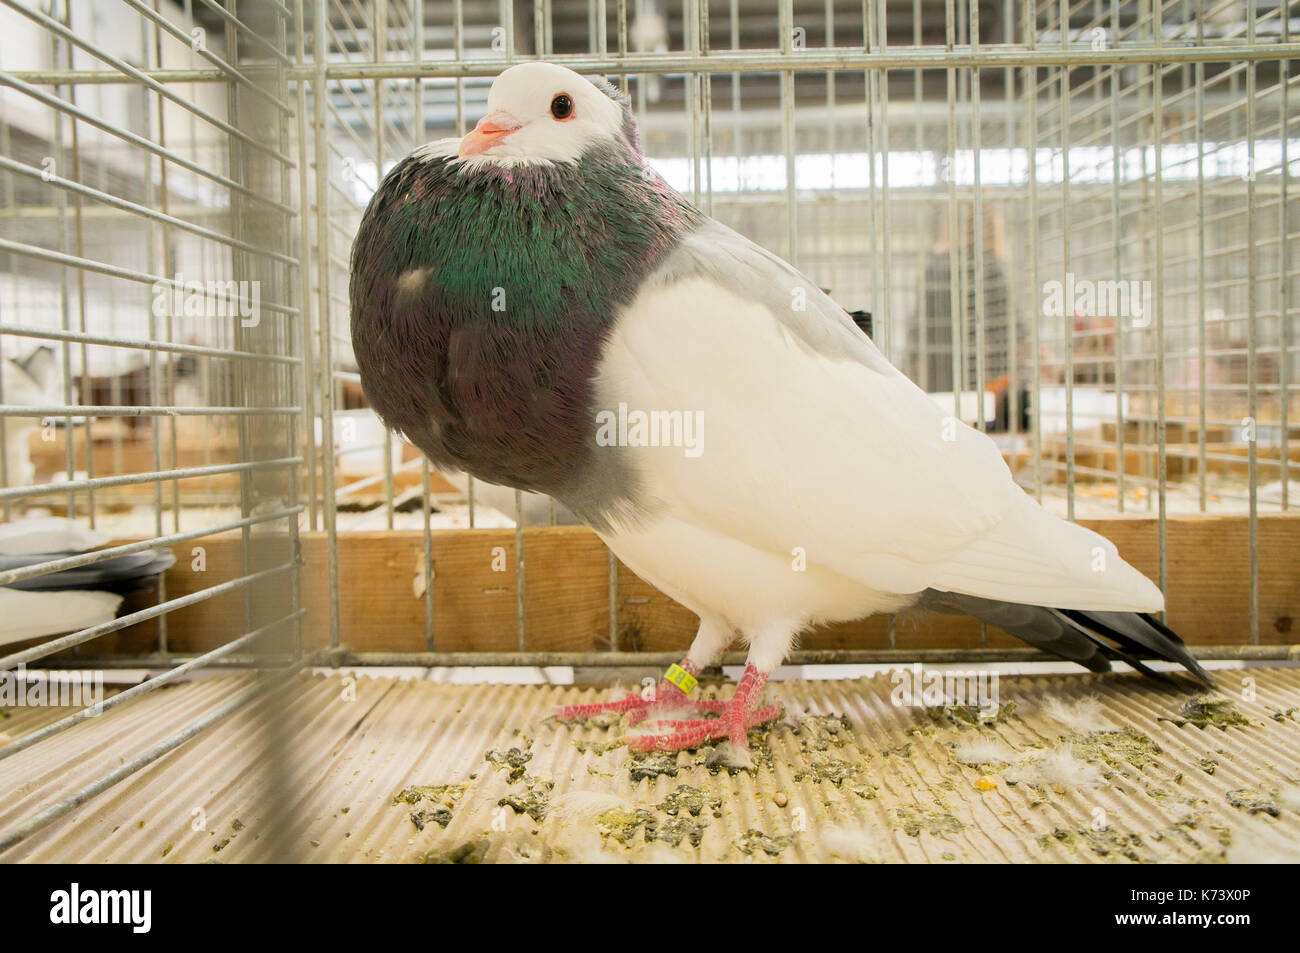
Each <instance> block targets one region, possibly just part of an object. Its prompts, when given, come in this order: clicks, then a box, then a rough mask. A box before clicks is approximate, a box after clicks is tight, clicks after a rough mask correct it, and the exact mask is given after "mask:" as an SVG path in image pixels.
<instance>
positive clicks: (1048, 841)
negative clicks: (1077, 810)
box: [1038, 827, 1150, 863]
mask: <svg viewBox="0 0 1300 953" xmlns="http://www.w3.org/2000/svg"><path fill="white" fill-rule="evenodd" d="M1056 844H1059V845H1061V846H1062V847H1065V848H1067V849H1069V850H1078V849H1080V848H1084V849H1086V850H1090V851H1092V852H1093V853H1094V854H1096V855H1097V856H1099V857H1109V856H1111V855H1113V854H1114V855H1118V856H1121V857H1125V858H1127V859H1128V860H1131V861H1133V862H1134V863H1145V862H1149V860H1150V858H1149V857H1146V856H1144V855H1143V854H1142V853H1140V850H1141V849H1142V848H1143V846H1144V845H1143V843H1142V836H1141V835H1140V834H1123V833H1120V832H1119V831H1117V830H1115V829H1114V828H1113V827H1105V828H1102V829H1101V830H1093V829H1092V828H1091V827H1081V828H1077V829H1074V830H1066V829H1064V828H1060V827H1058V828H1056V829H1055V830H1053V831H1052V833H1050V834H1043V835H1042V836H1041V837H1039V838H1038V846H1039V847H1041V848H1042V849H1043V850H1047V849H1049V848H1050V847H1052V846H1053V845H1056Z"/></svg>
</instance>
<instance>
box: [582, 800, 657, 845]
mask: <svg viewBox="0 0 1300 953" xmlns="http://www.w3.org/2000/svg"><path fill="white" fill-rule="evenodd" d="M654 825H655V816H654V815H653V814H651V813H650V812H649V811H647V810H644V809H642V808H635V809H629V808H614V809H613V810H610V811H606V812H605V813H604V814H601V815H598V816H597V818H596V827H597V828H599V830H600V833H601V836H602V837H612V838H614V840H616V841H618V842H619V843H620V844H627V843H629V842H630V841H631V840H632V839H633V838H634V837H635V836H636V835H637V833H638V832H640V831H645V830H646V829H647V828H649V829H653V828H654Z"/></svg>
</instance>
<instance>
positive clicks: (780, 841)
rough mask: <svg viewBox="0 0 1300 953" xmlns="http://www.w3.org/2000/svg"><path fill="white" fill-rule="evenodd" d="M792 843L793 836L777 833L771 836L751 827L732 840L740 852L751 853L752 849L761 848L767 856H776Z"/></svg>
mask: <svg viewBox="0 0 1300 953" xmlns="http://www.w3.org/2000/svg"><path fill="white" fill-rule="evenodd" d="M793 843H794V838H793V837H787V836H785V835H777V836H775V837H773V836H771V835H768V834H764V833H763V832H762V831H760V830H755V829H754V828H752V827H751V828H750V829H749V830H747V831H745V833H743V834H741V835H740V836H739V837H737V838H736V839H735V840H733V841H732V844H734V845H735V847H736V850H738V851H740V852H741V853H742V854H747V855H752V854H753V853H754V851H756V850H761V851H762V852H763V853H765V854H767V855H768V856H769V857H776V856H777V855H778V854H780V853H781V851H783V850H785V849H786V848H787V847H789V846H790V845H791V844H793Z"/></svg>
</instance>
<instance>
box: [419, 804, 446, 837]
mask: <svg viewBox="0 0 1300 953" xmlns="http://www.w3.org/2000/svg"><path fill="white" fill-rule="evenodd" d="M411 823H412V824H414V825H415V829H416V830H417V831H422V830H424V828H425V827H426V826H427V825H428V824H430V823H433V824H437V825H438V826H439V827H446V826H447V825H448V824H450V823H451V811H449V810H447V809H446V808H442V807H438V808H434V809H433V810H428V811H412V812H411Z"/></svg>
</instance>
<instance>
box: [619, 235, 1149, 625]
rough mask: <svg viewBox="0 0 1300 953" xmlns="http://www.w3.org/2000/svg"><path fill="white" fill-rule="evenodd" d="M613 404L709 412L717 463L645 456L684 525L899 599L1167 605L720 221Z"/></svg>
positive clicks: (656, 289)
mask: <svg viewBox="0 0 1300 953" xmlns="http://www.w3.org/2000/svg"><path fill="white" fill-rule="evenodd" d="M597 393H598V395H599V398H600V406H602V407H611V408H612V407H614V406H615V405H616V404H617V403H618V402H625V403H626V404H627V405H628V407H629V408H630V409H632V410H637V409H641V410H646V411H652V410H659V411H683V412H697V413H698V414H700V415H702V423H703V431H702V433H703V440H702V443H701V450H702V452H701V453H700V455H699V456H697V457H690V456H687V455H686V454H685V453H683V452H681V451H680V450H677V451H672V450H668V449H665V448H653V449H652V448H639V449H635V450H629V451H627V452H628V453H631V454H633V459H634V466H635V468H636V469H637V470H639V471H640V474H641V476H642V478H643V481H644V489H645V491H646V492H647V493H648V494H649V495H650V496H652V497H654V498H656V499H658V500H660V501H662V503H663V504H665V506H666V507H667V509H668V511H669V512H671V513H672V515H673V516H674V517H675V518H676V519H680V520H683V521H685V522H687V523H689V524H691V525H694V526H697V527H699V528H701V529H706V530H709V531H713V532H717V533H721V534H723V535H725V536H728V537H730V538H732V539H735V540H738V541H741V542H743V543H745V544H747V545H748V546H751V547H753V548H755V549H757V550H759V551H762V552H768V553H773V554H781V555H783V556H785V557H786V558H788V557H789V554H790V552H791V551H792V549H793V548H794V547H796V546H799V547H803V549H804V550H805V551H806V553H807V559H808V561H809V562H810V563H813V564H816V565H819V566H822V567H825V568H827V569H830V570H833V571H834V572H837V573H839V574H841V575H844V576H848V577H850V578H853V579H855V580H858V581H859V582H861V583H863V584H864V585H867V586H870V587H872V588H875V589H881V590H886V591H891V592H897V593H914V592H919V591H921V590H924V589H927V588H936V589H941V590H946V591H953V592H962V593H967V594H970V595H977V596H983V597H985V598H990V599H1001V600H1006V601H1012V602H1022V603H1029V604H1035V605H1047V606H1054V607H1062V608H1079V609H1084V608H1088V609H1115V610H1148V611H1150V610H1157V609H1160V608H1161V607H1162V606H1163V597H1162V596H1161V594H1160V592H1159V590H1158V589H1157V588H1156V587H1155V586H1154V585H1153V584H1152V583H1151V582H1150V581H1149V580H1148V579H1146V577H1144V576H1143V575H1142V574H1141V573H1139V572H1137V570H1135V569H1133V568H1132V567H1131V566H1129V565H1128V564H1126V563H1124V562H1123V561H1122V560H1121V559H1120V558H1119V556H1118V554H1117V552H1116V551H1115V548H1114V546H1113V545H1112V544H1111V543H1110V542H1108V541H1107V540H1105V539H1104V538H1102V537H1101V536H1098V535H1097V534H1095V533H1092V532H1090V531H1088V530H1086V529H1083V528H1082V527H1079V526H1076V525H1074V524H1071V523H1067V522H1065V521H1063V520H1060V519H1057V518H1056V517H1054V516H1052V515H1050V514H1049V513H1047V512H1046V511H1044V510H1043V509H1042V508H1041V507H1039V506H1038V505H1037V504H1036V503H1035V502H1034V501H1033V500H1032V499H1031V498H1030V497H1029V496H1027V495H1026V494H1025V493H1024V492H1023V491H1022V490H1021V489H1020V488H1019V487H1018V486H1017V485H1016V484H1015V482H1014V481H1013V480H1012V478H1011V474H1010V472H1009V471H1008V469H1007V467H1006V464H1005V463H1004V462H1003V460H1002V457H1001V454H1000V453H999V452H998V450H997V448H996V447H995V446H994V444H993V442H992V441H991V440H989V439H988V438H987V437H986V436H985V435H983V434H981V433H979V432H977V431H975V430H974V429H972V428H970V427H967V426H965V425H964V424H962V423H960V422H958V421H955V420H953V419H951V418H948V417H946V416H945V415H944V413H943V411H942V410H941V409H940V408H939V407H938V406H937V405H936V404H935V403H934V402H933V401H932V400H931V399H930V398H929V397H928V396H926V394H925V393H924V392H922V391H921V390H920V389H919V388H918V387H916V386H915V385H914V384H913V383H912V382H911V381H909V380H908V379H907V378H906V377H905V376H904V375H903V374H902V373H901V372H899V371H898V370H897V369H895V368H894V367H893V366H892V365H890V364H889V363H888V361H886V360H885V358H884V356H883V355H881V353H880V352H879V351H878V350H877V349H876V347H875V345H874V344H872V343H871V341H870V340H869V339H868V338H867V337H866V336H865V335H863V334H862V333H861V332H860V331H859V330H858V329H857V328H856V327H855V326H854V325H853V323H852V321H851V319H850V318H849V317H848V315H847V314H845V313H844V311H843V309H841V308H839V307H838V306H837V305H836V304H835V303H834V302H833V301H831V300H830V299H829V298H828V297H827V296H826V295H824V294H823V293H822V292H821V291H820V290H819V289H817V288H816V287H815V286H814V285H812V284H811V283H810V282H809V281H808V280H807V279H806V278H804V277H803V276H802V275H800V274H799V273H798V272H796V271H795V270H794V269H792V268H791V267H790V266H789V265H787V264H785V263H784V262H782V261H781V260H780V259H777V258H775V257H774V256H772V255H770V254H769V253H767V252H766V251H764V250H762V249H761V248H759V247H758V246H756V245H754V244H752V243H751V242H749V241H748V240H746V239H744V238H743V237H741V236H740V235H737V234H736V233H735V232H733V231H731V230H730V229H727V228H725V227H723V226H721V225H718V224H716V223H709V224H708V225H706V226H705V227H704V228H702V229H700V230H698V231H696V232H694V233H692V234H691V235H690V236H688V237H687V239H686V240H685V241H683V243H682V245H681V246H680V248H679V249H678V250H677V251H675V252H674V253H673V255H672V256H670V259H669V260H668V261H667V262H666V263H665V264H664V265H663V266H662V267H661V268H660V269H659V270H658V271H657V272H656V273H655V275H654V276H652V277H651V278H650V279H649V280H648V281H647V282H646V283H645V285H644V286H643V287H642V289H641V291H640V292H639V294H638V297H637V298H636V299H635V301H634V302H633V303H632V304H631V305H630V306H629V307H628V308H627V309H625V310H624V311H623V312H622V314H621V315H620V317H619V321H618V324H617V326H616V328H615V331H614V333H613V335H612V336H611V339H610V342H609V345H608V347H607V350H606V354H605V358H604V362H603V364H602V368H601V375H600V377H599V379H598V383H597Z"/></svg>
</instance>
